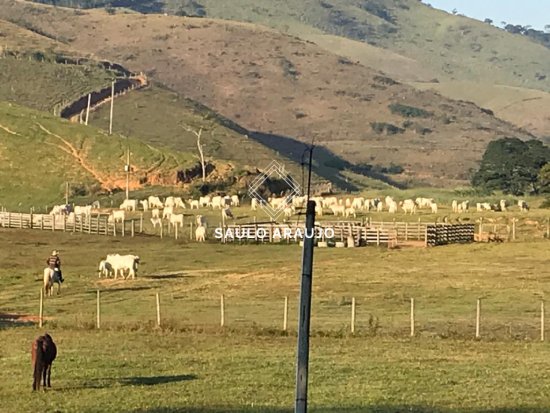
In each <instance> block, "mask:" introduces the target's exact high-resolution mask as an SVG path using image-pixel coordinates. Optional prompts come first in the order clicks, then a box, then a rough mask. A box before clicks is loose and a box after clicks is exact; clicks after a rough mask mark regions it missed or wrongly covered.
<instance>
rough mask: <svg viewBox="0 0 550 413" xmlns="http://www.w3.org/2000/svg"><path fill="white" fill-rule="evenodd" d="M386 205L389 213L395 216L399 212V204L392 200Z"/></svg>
mask: <svg viewBox="0 0 550 413" xmlns="http://www.w3.org/2000/svg"><path fill="white" fill-rule="evenodd" d="M386 204H387V205H388V212H389V213H390V214H395V213H396V212H397V202H395V201H394V200H391V201H390V202H389V203H388V202H386Z"/></svg>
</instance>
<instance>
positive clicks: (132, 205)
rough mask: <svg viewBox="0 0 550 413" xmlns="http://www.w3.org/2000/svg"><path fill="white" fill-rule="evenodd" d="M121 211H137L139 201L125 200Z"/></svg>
mask: <svg viewBox="0 0 550 413" xmlns="http://www.w3.org/2000/svg"><path fill="white" fill-rule="evenodd" d="M119 209H125V210H126V211H135V210H136V209H137V200H135V199H125V200H124V202H123V203H122V204H120V207H119Z"/></svg>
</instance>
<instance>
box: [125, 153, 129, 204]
mask: <svg viewBox="0 0 550 413" xmlns="http://www.w3.org/2000/svg"><path fill="white" fill-rule="evenodd" d="M124 170H125V171H126V199H129V194H130V147H128V149H127V150H126V165H124Z"/></svg>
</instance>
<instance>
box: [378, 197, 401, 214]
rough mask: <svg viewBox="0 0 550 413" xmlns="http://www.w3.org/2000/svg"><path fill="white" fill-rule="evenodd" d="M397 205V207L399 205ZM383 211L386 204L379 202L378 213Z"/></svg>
mask: <svg viewBox="0 0 550 413" xmlns="http://www.w3.org/2000/svg"><path fill="white" fill-rule="evenodd" d="M395 204H396V205H397V203H395ZM396 208H397V207H396ZM383 210H384V203H383V202H382V201H380V200H378V202H377V203H376V212H382V211H383Z"/></svg>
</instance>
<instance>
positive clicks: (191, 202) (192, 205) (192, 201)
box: [187, 199, 200, 209]
mask: <svg viewBox="0 0 550 413" xmlns="http://www.w3.org/2000/svg"><path fill="white" fill-rule="evenodd" d="M187 202H188V203H189V208H191V209H199V206H200V201H197V200H196V199H188V200H187Z"/></svg>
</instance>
